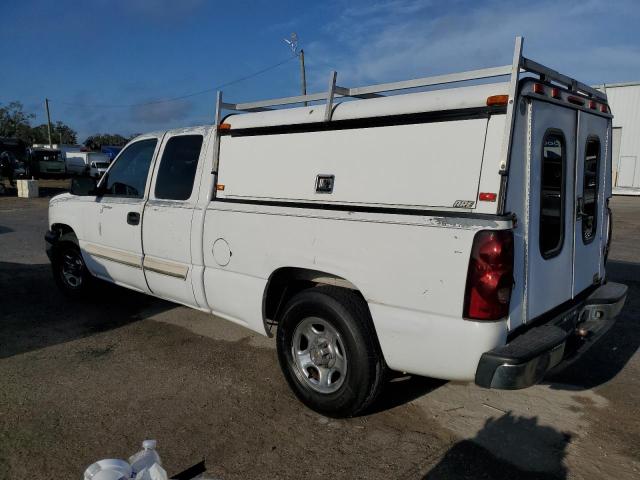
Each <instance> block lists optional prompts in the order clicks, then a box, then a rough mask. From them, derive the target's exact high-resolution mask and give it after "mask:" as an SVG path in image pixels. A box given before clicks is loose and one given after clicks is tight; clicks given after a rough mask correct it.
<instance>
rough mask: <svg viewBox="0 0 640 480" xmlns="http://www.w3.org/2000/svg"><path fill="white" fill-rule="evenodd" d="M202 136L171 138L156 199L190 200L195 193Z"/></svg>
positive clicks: (164, 158) (166, 147)
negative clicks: (194, 185) (194, 183)
mask: <svg viewBox="0 0 640 480" xmlns="http://www.w3.org/2000/svg"><path fill="white" fill-rule="evenodd" d="M202 140H203V137H202V135H180V136H176V137H171V138H170V139H169V141H168V142H167V144H166V146H165V147H164V153H163V154H162V160H161V162H160V168H159V169H158V178H157V179H156V190H155V197H156V198H157V199H162V200H188V199H189V197H191V192H192V191H193V180H194V178H195V176H196V169H197V167H198V158H200V149H201V148H202Z"/></svg>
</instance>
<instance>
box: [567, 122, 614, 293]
mask: <svg viewBox="0 0 640 480" xmlns="http://www.w3.org/2000/svg"><path fill="white" fill-rule="evenodd" d="M608 128H609V120H608V119H607V118H604V117H600V116H598V115H594V114H590V113H586V112H582V111H580V112H578V139H577V142H576V143H577V155H576V178H575V184H576V191H575V194H576V210H575V240H574V244H575V247H574V262H573V265H574V266H573V268H574V274H573V277H574V278H573V294H574V296H575V295H577V294H579V293H580V292H582V291H583V290H584V289H586V288H587V287H589V286H591V285H593V284H594V283H599V281H600V279H601V278H602V277H603V276H604V272H603V271H602V268H603V262H602V256H603V255H604V252H603V247H604V242H605V241H606V240H605V236H606V230H605V228H604V227H605V224H606V218H605V216H604V211H605V208H604V207H605V202H606V200H605V191H606V189H605V186H604V182H605V178H606V177H607V175H605V172H606V165H607V162H606V161H605V159H606V158H607V152H606V146H607V145H608V144H609V142H607V132H608ZM609 181H611V180H610V179H609Z"/></svg>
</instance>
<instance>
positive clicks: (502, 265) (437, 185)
mask: <svg viewBox="0 0 640 480" xmlns="http://www.w3.org/2000/svg"><path fill="white" fill-rule="evenodd" d="M514 59H515V60H514V63H513V65H507V66H505V67H497V68H489V69H486V70H481V71H473V72H462V73H457V74H453V75H450V76H438V77H432V78H423V79H417V80H409V81H405V82H398V83H393V84H382V85H373V86H366V87H359V88H357V89H349V88H345V87H336V86H335V72H334V74H333V77H332V82H331V85H332V86H331V87H330V90H329V91H328V92H326V93H324V94H322V93H320V94H314V95H308V96H304V97H294V98H291V99H276V100H266V101H261V102H254V103H244V104H237V103H223V102H222V100H221V99H222V94H221V93H220V94H219V96H218V108H217V112H218V113H217V115H218V116H217V118H218V119H219V118H220V116H219V115H220V112H221V110H222V109H223V108H225V109H231V110H233V109H235V110H240V109H243V110H246V111H250V110H254V111H253V112H249V113H242V114H233V115H230V116H227V117H226V118H225V119H224V121H222V122H221V123H219V122H216V125H215V126H214V127H210V126H204V127H194V128H186V129H179V130H170V131H162V132H155V133H150V134H147V135H142V136H139V137H137V138H135V139H134V140H132V141H131V142H130V143H129V144H128V145H127V146H126V147H125V149H124V150H123V151H122V152H121V153H120V155H119V156H118V157H117V159H116V160H115V162H114V164H113V165H112V166H111V167H110V169H109V170H108V172H107V173H106V174H105V175H104V176H103V177H102V179H101V180H100V181H99V182H96V181H94V180H91V179H74V182H73V187H72V190H71V192H70V193H65V194H62V195H59V196H57V197H54V198H53V199H51V201H50V206H49V231H48V232H47V234H46V237H45V238H46V240H47V243H48V253H49V256H50V258H51V262H52V266H53V273H54V278H55V281H56V283H57V284H58V286H59V287H60V288H61V289H62V291H63V292H64V293H65V294H67V295H70V296H73V297H77V296H81V295H85V294H88V292H90V286H91V282H92V281H93V279H95V278H100V279H103V280H106V281H109V282H115V283H117V284H118V285H122V286H125V287H128V288H131V289H134V290H137V291H140V292H145V293H148V294H152V295H155V296H157V297H160V298H164V299H167V300H171V301H174V302H176V303H181V304H184V305H187V306H190V307H193V308H195V309H199V310H202V311H205V312H209V313H212V314H215V315H217V316H219V317H222V318H225V319H227V320H230V321H232V322H235V323H238V324H241V325H244V326H246V327H248V328H250V329H252V330H254V331H256V332H259V333H262V334H264V335H269V336H271V335H273V334H274V332H276V333H275V335H276V344H277V352H278V359H279V361H280V366H281V369H282V372H283V374H284V376H285V378H286V380H287V381H288V383H289V385H290V387H291V388H292V390H293V391H294V392H295V394H296V395H297V396H298V397H299V398H300V399H301V400H302V401H303V402H304V403H305V404H306V405H308V406H309V407H311V408H313V409H315V410H317V411H319V412H322V413H324V414H327V415H333V416H349V415H356V414H359V413H361V412H363V411H366V409H367V408H368V407H369V406H370V405H371V404H372V402H373V401H374V400H375V398H376V396H377V394H378V393H379V392H380V390H381V386H382V385H383V380H384V378H385V373H386V371H387V370H388V369H392V370H396V371H400V372H407V373H410V374H414V375H424V376H429V377H436V378H442V379H450V380H459V381H474V382H475V383H476V384H477V385H480V386H482V387H486V388H500V389H516V388H524V387H527V386H530V385H533V384H535V383H537V382H539V381H540V380H541V379H542V377H543V376H544V374H545V373H546V372H547V371H549V370H550V369H551V368H553V367H555V366H556V365H558V364H559V363H560V362H561V361H562V360H563V359H566V358H569V357H571V356H575V355H578V354H580V353H581V352H583V351H584V350H585V349H586V348H588V347H589V346H590V345H592V344H593V343H594V342H595V341H596V340H597V339H598V338H599V337H600V336H601V335H602V333H603V332H604V331H606V329H607V328H608V327H609V326H610V325H611V323H612V321H613V320H614V318H615V316H616V315H617V314H618V312H619V311H620V309H621V308H622V306H623V304H624V301H625V298H626V292H627V288H626V286H624V285H621V284H617V283H614V282H610V281H608V280H607V276H606V270H605V261H606V256H607V254H606V252H607V250H608V245H609V242H610V240H611V231H610V225H611V212H610V210H609V209H608V207H607V205H608V201H609V197H610V196H611V151H610V150H609V149H607V148H606V146H607V145H608V139H609V138H610V135H611V120H612V115H611V113H610V110H609V107H608V104H607V97H606V95H605V94H603V93H601V92H598V91H596V90H594V89H592V88H591V87H589V86H587V85H584V84H583V83H581V82H578V81H577V80H575V79H571V78H569V77H567V76H565V75H561V74H559V73H557V72H555V71H553V70H550V69H548V68H546V67H544V66H542V65H540V64H538V63H535V62H532V61H531V60H529V59H527V58H524V57H523V56H522V55H521V43H520V40H518V41H517V42H516V52H515V55H514ZM523 71H525V72H527V76H522V77H521V72H523ZM501 75H502V76H503V77H504V80H500V81H495V82H494V83H485V84H478V83H477V81H478V80H481V79H485V78H494V77H497V76H501ZM461 80H470V81H472V82H476V84H473V85H470V86H469V85H467V86H459V84H458V83H456V82H460V81H461ZM453 83H456V84H455V86H452V84H453ZM433 84H439V85H444V86H446V87H448V88H442V89H439V90H436V91H426V92H418V93H406V94H398V95H390V96H387V97H383V96H382V95H383V94H384V93H385V92H389V91H391V92H395V91H398V90H402V89H410V88H415V87H428V86H430V85H433ZM337 94H340V95H341V96H342V97H348V96H351V97H356V98H355V99H354V100H350V101H342V102H341V103H338V104H334V98H335V95H337ZM362 97H364V98H362ZM318 100H323V101H325V102H326V104H325V105H311V106H305V107H299V108H289V109H286V108H285V109H282V108H280V109H277V108H276V109H273V110H271V111H260V112H255V110H257V109H265V108H266V109H268V108H269V107H277V106H280V105H289V104H293V103H296V102H297V103H301V102H303V101H309V102H310V101H318ZM143 216H144V222H142V221H141V219H142V218H143ZM212 368H215V366H212Z"/></svg>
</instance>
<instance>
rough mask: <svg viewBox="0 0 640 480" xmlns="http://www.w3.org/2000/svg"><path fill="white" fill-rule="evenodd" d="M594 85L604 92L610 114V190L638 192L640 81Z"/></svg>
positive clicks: (639, 166) (639, 187) (617, 192)
mask: <svg viewBox="0 0 640 480" xmlns="http://www.w3.org/2000/svg"><path fill="white" fill-rule="evenodd" d="M596 88H598V90H601V91H603V92H605V93H606V94H607V97H608V99H609V106H610V107H611V112H612V113H613V135H612V143H611V148H612V168H613V176H612V181H613V193H614V194H624V195H640V82H633V83H612V84H604V85H598V86H597V87H596Z"/></svg>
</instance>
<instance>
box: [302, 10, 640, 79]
mask: <svg viewBox="0 0 640 480" xmlns="http://www.w3.org/2000/svg"><path fill="white" fill-rule="evenodd" d="M638 21H640V8H639V5H638V3H637V2H634V1H633V0H621V1H619V2H615V3H613V2H606V1H604V0H589V1H582V2H578V1H570V2H559V1H551V0H538V1H536V2H531V1H527V2H523V3H521V2H515V1H507V0H491V1H489V2H482V3H481V2H477V3H470V2H463V1H454V2H449V3H448V7H447V9H446V11H445V10H443V6H442V5H441V4H438V3H437V2H432V1H430V0H392V1H383V2H377V3H373V4H369V5H368V6H366V7H363V8H361V9H357V8H355V7H349V8H346V9H344V10H343V11H342V13H341V14H340V15H339V16H338V17H337V18H336V19H335V20H334V21H332V22H330V23H329V24H328V25H326V26H325V31H326V40H317V41H316V42H314V43H311V44H309V46H308V48H307V51H308V52H309V54H308V62H309V64H310V66H311V67H312V68H313V70H314V72H316V73H320V72H328V71H329V70H331V69H334V68H335V69H336V70H337V71H338V83H341V84H345V85H360V84H364V83H377V82H384V81H390V80H400V79H405V78H411V77H419V76H426V75H434V74H440V73H447V72H454V71H460V70H466V69H475V68H482V67H488V66H495V65H503V64H509V63H511V58H512V52H513V41H514V38H515V36H516V35H523V36H524V37H525V49H524V53H525V56H529V57H531V58H534V59H536V60H537V61H539V62H541V63H544V64H547V65H549V66H551V67H553V68H555V69H557V70H561V71H563V72H564V73H567V74H569V75H573V76H575V77H577V78H579V79H580V80H583V81H585V82H591V83H601V82H603V81H606V82H612V81H628V80H633V79H640V58H639V57H640V50H639V48H638V45H637V44H635V45H630V44H629V41H628V40H625V39H624V38H622V37H620V35H618V37H620V38H618V39H617V40H616V35H617V34H620V30H624V28H625V26H626V27H627V29H628V30H629V31H630V32H635V28H636V25H637V24H638ZM635 38H636V39H637V34H636V36H635ZM336 44H337V48H336ZM336 52H338V53H336ZM324 76H325V75H322V78H320V79H315V78H314V79H313V81H314V83H313V87H314V89H324V88H326V85H325V84H326V79H325V78H324Z"/></svg>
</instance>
